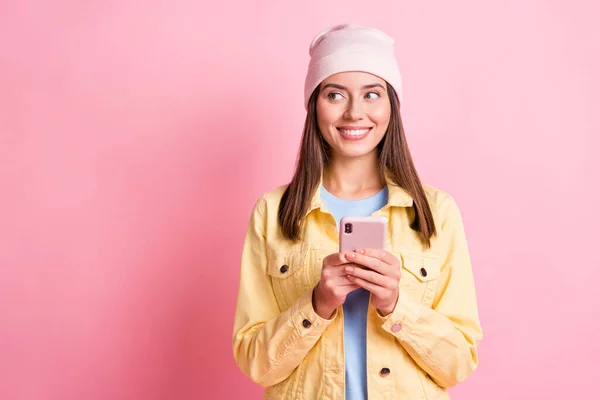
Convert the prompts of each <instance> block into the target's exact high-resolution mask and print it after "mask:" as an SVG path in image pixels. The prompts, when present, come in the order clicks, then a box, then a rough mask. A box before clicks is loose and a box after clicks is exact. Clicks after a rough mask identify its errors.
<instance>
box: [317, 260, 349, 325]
mask: <svg viewBox="0 0 600 400" xmlns="http://www.w3.org/2000/svg"><path fill="white" fill-rule="evenodd" d="M348 254H353V253H333V254H330V255H328V256H327V257H325V258H324V259H323V269H321V280H320V281H319V283H318V284H317V286H315V289H314V290H313V307H314V309H315V312H316V313H317V314H319V316H321V317H322V318H325V319H330V318H331V316H332V315H333V313H334V311H335V310H336V308H338V307H339V306H341V305H342V304H344V302H345V301H346V296H347V295H348V293H350V292H352V291H353V290H356V289H358V288H359V287H360V286H359V285H358V284H356V283H354V282H351V281H350V280H349V279H348V275H347V274H346V272H345V271H344V267H346V266H348V265H352V264H349V263H350V260H349V259H348V258H347V257H346V256H347V255H348Z"/></svg>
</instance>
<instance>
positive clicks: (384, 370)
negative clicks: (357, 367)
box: [379, 368, 390, 378]
mask: <svg viewBox="0 0 600 400" xmlns="http://www.w3.org/2000/svg"><path fill="white" fill-rule="evenodd" d="M389 374H390V369H389V368H381V371H379V375H381V376H383V377H384V378H385V377H386V376H388V375H389Z"/></svg>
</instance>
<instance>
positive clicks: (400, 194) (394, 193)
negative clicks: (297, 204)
mask: <svg viewBox="0 0 600 400" xmlns="http://www.w3.org/2000/svg"><path fill="white" fill-rule="evenodd" d="M385 180H386V184H387V187H388V202H387V205H386V206H395V207H411V206H412V205H413V198H412V196H411V195H410V194H409V193H408V192H407V191H406V190H405V189H403V188H401V187H400V186H398V185H397V184H396V183H395V182H394V181H393V180H392V175H391V173H390V172H389V170H388V169H386V170H385ZM322 185H323V173H321V178H320V179H319V185H318V186H317V190H316V191H315V193H314V195H313V197H312V199H311V201H310V206H309V207H308V210H307V211H306V215H308V214H309V213H310V212H311V211H313V210H315V209H317V208H319V209H321V210H323V200H322V199H321V186H322Z"/></svg>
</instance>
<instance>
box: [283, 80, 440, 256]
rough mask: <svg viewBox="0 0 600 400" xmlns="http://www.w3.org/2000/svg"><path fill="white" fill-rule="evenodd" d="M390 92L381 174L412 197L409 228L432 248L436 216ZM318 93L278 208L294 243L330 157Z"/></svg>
mask: <svg viewBox="0 0 600 400" xmlns="http://www.w3.org/2000/svg"><path fill="white" fill-rule="evenodd" d="M387 90H388V94H389V98H390V103H391V106H392V112H391V116H390V122H389V126H388V129H387V132H386V134H385V135H384V137H383V139H382V140H381V142H380V143H379V144H378V145H377V153H378V156H379V161H380V162H379V174H380V176H381V178H382V180H384V182H385V178H384V177H385V171H386V169H387V170H388V171H389V174H390V179H391V180H392V181H393V182H394V183H395V184H396V185H398V186H400V187H401V188H403V189H404V190H406V191H407V192H408V193H409V194H410V195H411V196H412V198H413V205H412V208H413V211H414V219H413V221H412V223H411V224H410V227H411V228H412V229H413V230H415V231H416V232H418V234H419V236H420V239H421V242H422V243H423V244H424V245H425V247H427V248H429V247H430V246H431V237H432V236H434V235H435V234H436V229H435V223H434V221H433V215H432V213H431V208H430V207H429V203H428V202H427V198H426V197H425V191H424V190H423V186H422V184H421V180H420V179H419V175H418V174H417V171H416V169H415V166H414V163H413V160H412V157H411V155H410V151H409V149H408V145H407V143H406V137H405V135H404V127H403V126H402V118H401V117H400V104H399V102H398V98H397V96H396V92H395V91H394V88H392V86H391V85H390V84H389V83H388V84H387ZM319 91H320V86H319V87H317V88H316V89H315V90H314V91H313V93H312V95H311V97H310V99H309V102H308V112H307V114H306V120H305V122H304V131H303V133H302V143H301V145H300V151H299V152H298V158H297V160H296V171H295V172H294V176H293V178H292V180H291V182H290V184H289V185H288V187H287V188H286V190H285V192H284V193H283V197H282V198H281V203H280V205H279V212H278V220H279V226H280V227H281V231H282V233H283V235H284V236H285V237H286V238H288V239H291V240H294V241H295V240H298V239H300V236H301V235H300V233H301V230H302V227H303V223H304V216H305V215H306V211H307V210H308V207H309V206H310V201H311V199H312V197H313V195H314V193H315V190H317V188H318V185H319V182H320V180H321V175H322V172H323V169H324V168H325V166H326V165H327V162H328V156H329V154H330V148H329V145H328V144H327V142H326V141H325V139H324V138H323V135H321V133H320V131H319V126H318V123H317V97H318V95H319Z"/></svg>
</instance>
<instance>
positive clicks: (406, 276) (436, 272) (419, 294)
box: [392, 250, 442, 306]
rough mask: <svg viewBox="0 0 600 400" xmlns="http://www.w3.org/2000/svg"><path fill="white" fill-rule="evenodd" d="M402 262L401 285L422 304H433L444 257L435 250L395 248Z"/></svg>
mask: <svg viewBox="0 0 600 400" xmlns="http://www.w3.org/2000/svg"><path fill="white" fill-rule="evenodd" d="M392 254H394V255H395V256H396V257H397V258H398V260H399V261H400V262H401V263H402V275H401V278H400V286H401V287H403V288H405V289H407V290H408V291H409V292H410V293H411V294H412V295H413V296H415V298H416V299H418V300H419V301H420V302H421V304H424V305H428V306H431V305H432V304H433V298H434V296H435V292H436V289H437V284H438V280H439V277H440V267H441V263H442V257H441V256H440V255H439V254H438V253H434V252H410V251H403V250H393V251H392Z"/></svg>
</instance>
